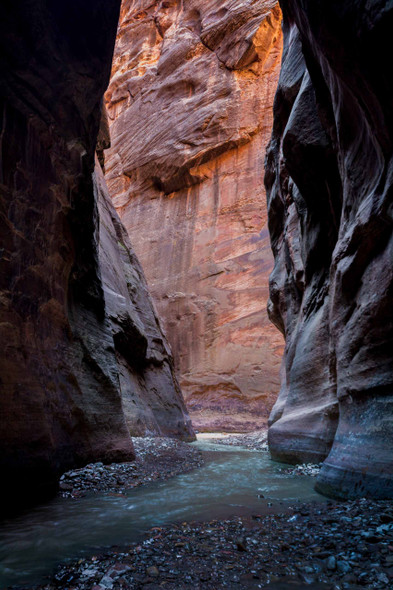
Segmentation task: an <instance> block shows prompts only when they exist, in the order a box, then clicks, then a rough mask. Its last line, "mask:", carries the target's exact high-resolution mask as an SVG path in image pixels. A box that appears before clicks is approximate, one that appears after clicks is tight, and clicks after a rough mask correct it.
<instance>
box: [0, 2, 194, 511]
mask: <svg viewBox="0 0 393 590" xmlns="http://www.w3.org/2000/svg"><path fill="white" fill-rule="evenodd" d="M119 8H120V2H119V1H117V0H95V1H94V2H93V1H91V0H86V1H85V2H82V3H80V2H76V0H71V1H70V0H67V2H65V1H61V0H56V1H53V2H48V1H45V2H44V1H43V0H42V1H40V0H37V1H36V2H34V3H31V2H27V1H21V2H14V3H2V4H1V7H0V30H1V35H0V70H1V76H0V105H1V106H0V120H1V133H0V158H1V162H0V203H1V212H0V215H1V249H0V254H1V260H0V281H1V283H0V293H1V319H0V342H1V349H2V350H1V357H0V383H1V395H0V415H1V421H0V444H1V454H0V471H1V474H2V486H1V495H2V496H5V500H4V501H3V502H2V504H1V507H2V509H4V510H8V509H9V508H10V504H11V503H12V502H15V503H20V502H26V501H27V500H30V499H34V498H35V497H42V495H43V494H44V493H49V492H50V491H53V489H54V487H55V483H56V479H57V477H58V475H59V474H60V473H61V472H62V471H64V470H65V469H67V468H69V467H72V466H75V465H80V464H83V463H85V462H87V461H94V460H103V461H106V462H110V461H115V460H116V461H117V460H121V461H123V460H128V459H132V458H133V456H134V454H133V447H132V444H131V439H130V435H129V429H128V428H127V424H126V420H125V417H124V414H123V409H122V400H121V394H122V393H123V395H124V393H125V386H124V384H123V381H124V380H125V379H126V378H129V375H131V374H132V376H133V379H134V380H135V381H138V387H139V389H143V387H144V385H143V384H142V385H141V384H140V382H139V381H140V380H141V379H142V378H141V377H140V375H142V377H143V379H144V378H145V374H146V373H145V371H146V370H147V369H146V367H147V366H150V365H152V366H153V365H154V369H152V370H151V372H149V379H150V381H151V383H152V388H151V389H153V388H157V390H159V393H158V394H157V398H156V401H155V402H154V403H155V404H156V405H158V401H157V400H159V399H160V397H161V396H164V388H161V387H160V385H161V384H162V383H167V382H168V381H170V374H171V371H172V368H171V364H170V363H171V361H170V355H168V354H167V352H166V351H165V343H164V341H163V339H162V336H161V334H160V331H159V329H158V328H157V326H156V325H154V323H155V322H156V320H155V317H154V314H153V311H152V308H151V304H150V300H149V298H148V297H147V295H146V286H145V283H144V280H143V276H142V274H141V271H140V268H139V266H138V264H137V263H136V262H135V257H134V255H133V254H132V252H131V251H130V250H129V245H128V243H127V241H126V238H124V239H123V237H122V232H123V233H124V229H122V227H121V225H120V222H119V220H118V219H117V218H116V215H115V214H114V213H113V212H112V211H111V209H110V203H109V201H108V200H107V197H106V196H105V190H104V189H103V188H102V178H101V179H99V178H98V176H99V174H100V171H99V168H97V173H96V174H95V175H93V170H94V153H95V146H96V140H97V133H98V129H99V125H100V116H101V115H100V111H101V103H102V96H103V93H104V90H105V88H106V86H107V83H108V79H109V74H110V67H111V59H112V52H113V45H114V41H115V34H116V25H117V21H118V16H119ZM97 175H98V176H97ZM100 187H101V188H100ZM108 249H111V253H112V255H113V256H112V260H108ZM131 266H132V268H131ZM135 310H137V312H138V313H136V311H135ZM160 367H165V368H164V370H163V379H162V381H161V383H160V384H158V383H157V382H154V380H155V379H156V381H157V380H158V377H157V375H158V373H159V372H160V371H161V369H160ZM169 389H170V392H171V393H170V395H172V392H174V396H172V398H171V399H170V403H171V404H172V405H173V406H175V404H177V406H178V414H177V420H176V426H174V422H173V420H172V417H173V414H174V413H175V410H174V409H173V411H171V412H167V413H166V414H165V416H166V418H167V417H168V416H171V419H165V422H166V423H167V424H168V430H169V431H170V433H179V431H181V433H182V434H186V436H188V435H189V434H190V432H191V431H190V429H189V424H188V422H187V418H186V417H185V416H184V414H183V410H184V406H182V402H181V400H180V398H179V395H178V387H177V385H176V383H175V381H173V380H172V382H171V384H170V385H169ZM147 399H148V405H150V406H152V404H153V403H152V402H151V398H150V397H149V395H148V396H147ZM130 403H131V402H130ZM135 405H137V404H135ZM125 407H126V403H125ZM126 413H127V409H126ZM138 413H139V414H141V412H140V411H139V409H138ZM152 413H154V412H153V411H152V408H148V409H147V410H145V414H147V415H148V417H146V416H144V417H143V420H144V423H145V424H146V427H148V428H150V426H151V429H152V430H154V429H156V430H157V431H159V430H160V425H157V420H153V419H152V418H151V414H152ZM138 417H139V415H138V416H137V418H138ZM182 421H183V423H182V424H178V422H179V423H180V422H182Z"/></svg>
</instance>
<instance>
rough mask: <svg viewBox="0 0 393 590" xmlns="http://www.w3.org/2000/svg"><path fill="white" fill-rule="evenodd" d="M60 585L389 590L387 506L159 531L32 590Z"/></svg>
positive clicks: (392, 539)
mask: <svg viewBox="0 0 393 590" xmlns="http://www.w3.org/2000/svg"><path fill="white" fill-rule="evenodd" d="M294 517H295V518H294ZM63 588H64V589H65V588H74V589H78V590H107V589H110V590H121V589H130V590H142V589H143V590H158V589H161V588H165V589H167V590H182V589H188V588H189V589H190V590H191V589H192V590H198V589H200V590H221V589H224V588H229V589H236V588H238V589H239V590H241V589H251V588H253V589H258V588H268V589H269V588H270V589H271V590H273V589H277V590H278V589H281V590H286V589H291V588H299V589H300V588H302V589H304V588H310V589H313V590H316V589H317V588H318V589H319V588H320V589H321V590H322V588H326V589H327V590H355V589H360V588H362V589H363V588H364V589H376V590H377V589H390V590H391V589H392V588H393V503H392V501H382V500H380V501H371V500H366V499H360V500H355V501H347V502H342V503H333V502H327V503H326V504H320V503H311V504H310V503H296V504H294V505H293V506H290V507H288V508H286V509H283V512H282V513H280V514H273V515H272V514H270V515H259V514H255V515H253V516H251V517H249V516H247V517H241V518H240V517H235V518H231V519H228V520H213V521H210V522H207V523H197V522H190V523H186V522H183V523H181V524H176V525H171V526H165V527H159V526H157V527H154V528H152V529H151V530H150V531H149V532H148V533H147V534H146V535H145V537H144V538H143V540H140V541H139V542H136V543H132V544H130V545H128V546H126V547H121V548H119V547H114V548H112V549H111V550H107V551H105V552H104V553H102V554H100V555H97V554H95V555H93V556H92V557H90V558H89V559H80V560H79V561H75V562H74V563H70V564H67V565H64V566H61V567H59V568H58V570H57V572H56V573H55V574H54V576H53V577H52V578H51V579H50V580H49V581H48V583H47V584H45V585H43V586H37V587H36V590H59V589H63Z"/></svg>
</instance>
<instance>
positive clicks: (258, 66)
mask: <svg viewBox="0 0 393 590" xmlns="http://www.w3.org/2000/svg"><path fill="white" fill-rule="evenodd" d="M281 37H282V35H281V13H280V10H279V7H278V3H277V2H275V1H272V0H259V1H245V2H235V1H233V0H226V1H224V2H222V1H220V2H218V1H216V0H208V1H202V0H187V1H185V2H180V1H179V0H171V1H169V2H168V1H166V2H159V1H156V2H151V1H147V0H138V1H131V0H124V2H123V4H122V9H121V16H120V25H119V31H118V38H117V42H116V48H115V55H114V61H113V69H112V76H111V83H110V86H109V89H108V92H107V94H106V99H107V108H108V114H109V121H110V129H111V137H112V147H111V149H109V150H107V151H106V152H105V167H106V179H107V182H108V186H109V190H110V194H111V195H112V198H113V202H114V205H115V207H116V209H117V211H118V213H119V215H120V217H121V219H122V221H123V223H124V224H125V226H126V228H127V230H128V233H129V235H130V237H131V242H132V244H133V246H134V248H135V250H136V253H137V255H138V257H139V259H140V260H141V263H142V265H143V268H144V271H145V273H146V277H147V279H148V283H149V287H150V290H151V292H152V295H153V297H154V301H155V304H156V307H157V309H158V313H159V316H160V318H162V321H163V324H164V327H165V332H166V334H167V336H168V339H169V341H170V343H171V347H172V350H173V354H174V358H175V363H176V367H177V369H178V371H179V376H180V382H181V387H182V391H183V393H184V395H185V397H186V400H187V404H188V407H189V409H190V412H191V415H192V418H193V423H194V425H195V426H196V427H198V428H199V429H226V430H231V429H232V430H239V429H240V430H247V429H253V428H256V427H258V426H260V425H261V424H262V423H263V422H264V420H265V419H266V417H267V415H268V413H269V411H270V409H271V407H272V405H273V403H274V400H275V397H276V395H277V391H278V388H279V378H278V373H279V364H280V361H281V355H282V338H281V335H280V334H279V333H278V332H277V331H276V330H275V329H274V327H273V326H271V324H270V323H269V321H268V318H267V314H266V305H267V299H268V289H267V283H268V278H267V277H268V275H269V273H270V271H271V269H272V266H273V260H272V255H271V251H270V244H269V237H268V230H267V213H266V204H265V203H266V197H265V192H264V187H263V165H264V156H265V146H266V144H267V142H268V140H269V136H270V133H271V127H272V104H273V97H274V93H275V90H276V86H277V80H278V75H279V67H280V57H281V46H282V40H281Z"/></svg>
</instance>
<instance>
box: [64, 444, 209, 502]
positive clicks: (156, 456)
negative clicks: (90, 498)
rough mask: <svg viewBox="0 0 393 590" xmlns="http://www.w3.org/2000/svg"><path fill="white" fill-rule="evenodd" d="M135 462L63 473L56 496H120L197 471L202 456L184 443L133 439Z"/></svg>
mask: <svg viewBox="0 0 393 590" xmlns="http://www.w3.org/2000/svg"><path fill="white" fill-rule="evenodd" d="M133 442H134V448H135V452H136V460H135V462H132V463H112V464H110V465H103V464H102V463H91V464H89V465H87V466H86V467H83V468H81V469H75V470H73V471H69V472H67V473H64V474H63V475H62V476H61V478H60V494H61V496H63V497H64V498H80V497H82V496H84V495H86V494H88V493H98V492H112V493H124V492H125V491H126V490H127V489H131V488H135V487H139V486H141V485H145V484H148V483H150V482H152V481H156V480H158V479H168V478H169V477H174V476H175V475H178V474H179V473H186V472H188V471H191V470H192V469H197V468H198V467H200V466H201V465H202V464H203V459H202V454H201V452H200V451H198V450H197V449H196V448H193V447H191V446H190V445H188V444H187V443H184V442H182V441H178V440H175V439H169V438H164V437H138V438H134V439H133Z"/></svg>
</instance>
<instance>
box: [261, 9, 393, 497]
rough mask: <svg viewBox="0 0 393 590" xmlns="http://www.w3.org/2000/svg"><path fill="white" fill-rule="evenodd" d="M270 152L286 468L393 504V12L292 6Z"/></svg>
mask: <svg viewBox="0 0 393 590" xmlns="http://www.w3.org/2000/svg"><path fill="white" fill-rule="evenodd" d="M281 5H282V8H283V13H284V40H285V41H284V55H283V64H282V70H281V75H280V82H279V88H278V91H277V95H276V99H275V113H274V117H275V119H274V129H273V135H272V141H271V144H270V147H269V150H268V155H267V170H266V187H267V192H268V209H269V229H270V234H271V239H272V246H273V250H274V256H275V267H274V271H273V273H272V275H271V278H270V296H271V300H270V304H269V311H270V317H271V319H272V321H273V322H274V323H275V324H276V325H277V326H278V327H279V328H280V329H281V331H282V332H283V333H285V336H286V351H285V363H284V364H285V374H284V379H283V383H282V388H281V392H280V396H279V399H278V401H277V403H276V405H275V407H274V409H273V411H272V414H271V418H270V422H271V427H270V431H269V443H270V449H271V453H272V456H273V458H277V459H279V460H287V461H288V460H289V461H294V462H295V461H309V460H323V459H325V462H324V465H323V468H322V471H321V474H320V476H319V480H318V483H317V488H318V490H319V491H322V492H323V493H326V494H328V495H336V496H343V497H345V496H358V495H365V494H366V495H367V494H373V495H378V496H381V497H383V496H392V495H393V458H392V457H393V456H392V452H391V448H392V444H393V420H392V409H393V312H392V296H393V237H392V226H393V219H392V178H393V177H392V170H393V168H392V164H393V162H392V153H393V150H392V147H393V137H392V130H393V125H392V117H393V103H392V94H391V91H390V90H389V88H391V72H390V71H388V70H386V69H385V68H384V66H383V65H381V55H390V53H391V47H390V45H391V40H390V39H391V31H392V26H393V9H392V8H391V7H390V5H389V6H388V5H387V4H386V3H381V2H377V1H373V2H368V3H366V4H364V3H363V4H362V6H360V2H356V1H350V0H344V1H338V0H337V1H335V0H320V1H319V2H311V1H302V2H300V1H295V0H294V1H291V2H289V1H286V0H283V1H282V2H281Z"/></svg>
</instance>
